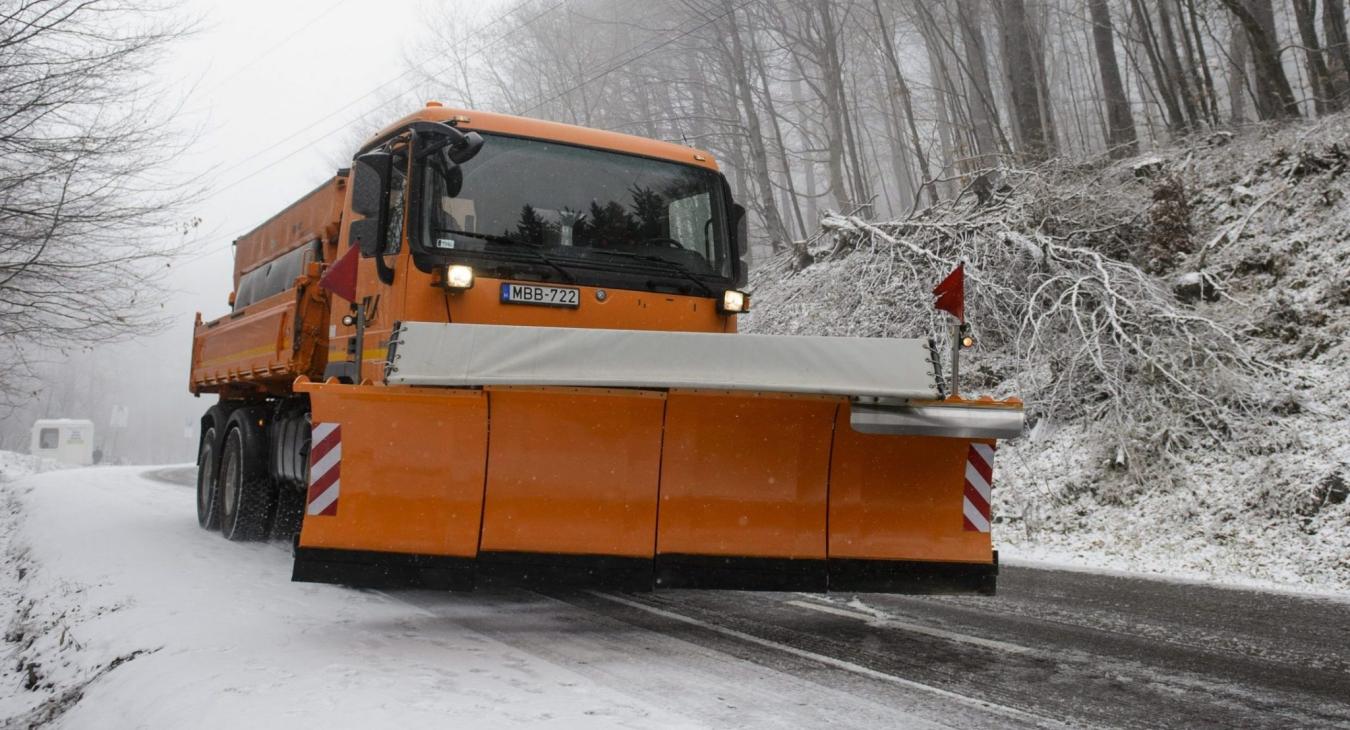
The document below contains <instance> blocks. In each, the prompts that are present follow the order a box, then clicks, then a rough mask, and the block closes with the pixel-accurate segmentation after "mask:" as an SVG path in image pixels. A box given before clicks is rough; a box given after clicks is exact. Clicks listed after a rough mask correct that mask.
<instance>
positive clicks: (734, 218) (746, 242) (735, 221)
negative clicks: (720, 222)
mask: <svg viewBox="0 0 1350 730" xmlns="http://www.w3.org/2000/svg"><path fill="white" fill-rule="evenodd" d="M731 230H732V231H734V235H735V236H736V258H737V259H738V262H737V263H739V264H740V266H739V271H738V272H737V274H736V286H739V287H744V286H745V285H746V283H747V282H749V280H750V256H749V254H750V221H749V216H747V215H746V214H745V206H744V205H741V204H740V203H733V204H732V206H731Z"/></svg>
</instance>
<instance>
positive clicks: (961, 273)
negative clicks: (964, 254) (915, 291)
mask: <svg viewBox="0 0 1350 730" xmlns="http://www.w3.org/2000/svg"><path fill="white" fill-rule="evenodd" d="M933 294H934V295H936V296H937V301H936V302H934V303H933V306H934V307H937V308H938V309H941V310H942V311H944V312H950V313H951V314H952V316H954V317H956V319H957V320H959V321H960V322H961V323H962V324H965V321H966V264H965V262H964V261H963V262H961V263H959V264H957V265H956V268H955V269H953V270H952V273H950V274H947V278H945V279H943V280H942V283H941V284H938V285H937V286H935V287H933Z"/></svg>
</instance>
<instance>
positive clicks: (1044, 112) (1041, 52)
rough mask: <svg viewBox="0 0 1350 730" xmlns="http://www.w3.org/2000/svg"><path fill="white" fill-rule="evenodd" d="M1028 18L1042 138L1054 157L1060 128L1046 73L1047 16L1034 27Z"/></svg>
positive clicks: (1049, 152) (1025, 14)
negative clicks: (1057, 123) (1056, 119)
mask: <svg viewBox="0 0 1350 730" xmlns="http://www.w3.org/2000/svg"><path fill="white" fill-rule="evenodd" d="M1031 2H1032V3H1033V4H1035V5H1039V4H1040V2H1039V0H1031ZM1023 17H1025V18H1027V24H1026V25H1027V37H1028V38H1030V39H1031V58H1032V60H1033V61H1034V62H1035V66H1034V69H1035V71H1036V103H1037V104H1038V105H1039V106H1040V111H1041V125H1042V131H1041V136H1042V137H1043V138H1044V139H1045V152H1046V155H1047V156H1049V157H1053V156H1054V155H1055V154H1056V153H1057V151H1058V149H1059V134H1058V127H1057V125H1056V124H1055V107H1054V104H1052V103H1051V99H1050V75H1049V74H1048V73H1046V68H1045V33H1044V30H1045V22H1044V21H1045V19H1046V18H1045V15H1044V14H1042V16H1041V21H1042V22H1041V23H1040V24H1039V25H1034V24H1032V23H1031V21H1030V16H1029V14H1027V13H1023Z"/></svg>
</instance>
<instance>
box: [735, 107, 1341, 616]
mask: <svg viewBox="0 0 1350 730" xmlns="http://www.w3.org/2000/svg"><path fill="white" fill-rule="evenodd" d="M1347 172H1350V116H1345V115H1342V116H1338V117H1334V118H1330V119H1326V120H1322V121H1319V122H1317V123H1315V124H1305V125H1298V126H1290V127H1284V128H1269V127H1253V128H1250V129H1246V130H1244V131H1242V132H1240V133H1238V134H1235V135H1231V136H1229V135H1220V136H1212V137H1210V138H1208V139H1201V140H1196V141H1195V142H1194V143H1193V144H1191V145H1189V146H1183V147H1177V148H1174V149H1171V150H1165V151H1163V152H1160V153H1157V154H1153V155H1150V156H1148V157H1147V158H1140V159H1136V160H1127V161H1123V162H1119V163H1114V164H1109V165H1104V166H1101V165H1098V166H1085V167H1083V168H1074V169H1069V170H1055V171H1053V174H1051V173H1050V172H1046V173H1045V174H1040V173H1037V174H1033V175H1030V176H1029V178H1030V179H1031V180H1032V181H1033V184H1029V185H1027V186H1026V187H1025V188H1023V190H1036V191H1037V193H1036V196H1038V197H1035V198H1033V199H1030V200H1024V201H1021V202H1020V203H1018V205H1021V206H1024V207H1025V208H1032V209H1034V208H1035V207H1036V206H1040V207H1041V208H1043V209H1045V210H1044V211H1043V214H1041V215H1037V216H1034V217H1033V218H1032V219H1033V220H1035V221H1038V223H1037V224H1036V225H1037V226H1039V227H1025V228H1019V229H1014V230H1006V231H1003V232H1002V233H1001V234H1000V235H989V234H988V232H987V231H988V227H987V226H986V227H985V228H981V227H980V226H981V221H980V219H981V217H982V216H983V217H985V218H987V217H988V215H989V213H988V212H987V209H976V208H975V205H974V201H973V200H971V201H963V202H961V203H958V204H957V205H955V206H951V207H946V208H943V209H940V210H937V211H933V212H930V213H928V214H927V215H926V216H925V217H922V218H920V219H918V220H916V221H911V222H907V223H904V224H901V223H894V224H884V223H883V224H876V225H875V226H874V227H876V228H878V229H880V230H884V231H888V232H889V233H888V234H887V235H888V236H890V238H891V239H893V242H887V241H886V240H884V239H883V238H881V237H879V236H876V235H871V236H870V237H862V238H859V237H857V236H856V235H855V234H853V233H850V230H853V231H856V230H857V229H858V226H856V225H853V226H846V225H842V224H841V222H840V221H841V218H840V217H838V216H832V217H828V218H827V220H826V221H825V222H823V223H822V226H823V227H824V228H825V230H823V231H822V234H821V236H820V237H819V238H817V239H816V240H814V241H813V242H812V245H811V253H812V254H813V255H814V256H815V258H816V262H815V263H814V264H812V265H809V266H807V267H806V268H804V269H802V270H800V271H794V270H793V267H792V265H791V263H790V262H789V261H788V260H787V259H784V260H783V261H781V262H774V263H772V264H771V265H769V266H767V267H764V268H762V269H761V270H760V271H759V272H758V274H757V276H756V280H755V282H754V283H755V290H754V301H755V310H756V311H755V312H754V313H752V315H750V316H748V317H747V318H745V319H744V320H743V329H744V330H746V331H752V332H765V333H793V334H849V335H862V336H879V335H885V336H904V337H914V336H925V335H927V334H931V333H933V332H934V331H935V330H936V328H931V329H929V331H927V332H922V331H918V330H919V329H923V328H925V327H931V326H932V324H935V322H934V321H931V320H928V317H929V316H931V315H929V311H930V310H929V309H928V306H927V304H928V302H927V300H928V292H927V291H926V289H924V288H921V287H917V286H910V287H908V288H909V289H913V290H914V291H912V292H902V291H896V290H894V289H888V288H887V287H886V285H887V283H888V282H890V281H893V280H894V277H895V276H897V275H899V276H903V275H904V274H905V273H906V272H912V271H913V270H914V269H915V268H919V269H922V268H923V266H924V265H925V264H927V265H929V266H930V267H931V265H932V262H931V261H927V262H925V261H922V260H921V259H922V257H924V256H928V257H929V258H932V256H931V252H932V251H934V249H933V248H924V247H921V246H915V245H913V243H914V241H917V240H919V239H918V237H920V236H923V237H926V239H925V240H926V241H928V242H931V240H932V239H933V238H934V237H935V235H939V236H941V237H943V238H944V243H943V244H942V245H944V246H946V248H945V249H938V253H939V254H941V255H943V256H944V257H945V258H952V259H954V258H955V257H957V256H961V255H962V251H963V250H965V251H968V252H969V253H967V254H966V256H967V257H969V256H970V255H971V254H975V255H976V258H977V260H978V257H979V256H986V257H987V256H988V254H989V252H990V251H991V250H993V251H995V252H996V251H997V247H998V246H1008V247H1012V248H1015V249H1016V250H1017V251H1019V252H1022V253H1021V254H1020V255H1023V256H1025V257H1027V258H1028V260H1031V261H1037V260H1040V259H1041V257H1042V256H1043V253H1044V252H1043V251H1042V249H1043V246H1044V243H1045V242H1046V241H1047V240H1057V239H1054V238H1053V236H1052V234H1054V233H1055V232H1054V231H1053V230H1047V229H1046V228H1045V226H1049V227H1050V228H1051V229H1053V227H1054V226H1055V225H1057V224H1059V222H1060V219H1058V218H1057V216H1059V215H1061V214H1065V213H1066V210H1056V209H1055V205H1058V204H1063V205H1066V206H1069V205H1071V206H1073V211H1072V212H1073V213H1074V214H1076V215H1083V214H1085V213H1086V214H1087V216H1088V217H1089V218H1090V217H1092V216H1096V217H1098V218H1100V219H1103V220H1106V221H1107V222H1108V223H1110V222H1111V221H1114V222H1115V224H1117V225H1116V226H1115V227H1114V233H1113V234H1112V236H1110V237H1104V238H1103V240H1100V241H1098V242H1096V243H1094V245H1099V246H1100V248H1099V249H1098V250H1099V251H1100V252H1101V253H1102V254H1103V255H1104V256H1107V257H1112V258H1114V259H1117V260H1126V259H1127V258H1128V260H1132V261H1134V262H1135V263H1136V264H1137V265H1138V266H1140V267H1141V268H1143V269H1144V270H1146V271H1148V272H1149V275H1150V276H1153V277H1155V281H1156V286H1157V289H1158V290H1159V291H1165V292H1170V293H1171V294H1172V295H1173V296H1175V298H1176V306H1177V307H1178V308H1179V310H1180V311H1181V312H1182V313H1189V314H1193V315H1194V316H1196V317H1200V318H1204V319H1205V321H1213V322H1215V323H1219V324H1220V325H1221V327H1223V328H1226V330H1227V331H1228V332H1231V333H1232V334H1233V336H1234V337H1235V338H1237V339H1238V340H1240V342H1241V344H1242V346H1243V347H1244V348H1245V349H1246V350H1247V351H1249V352H1251V353H1252V354H1253V355H1254V356H1255V357H1257V358H1259V359H1260V361H1261V362H1264V363H1267V364H1268V367H1264V368H1263V369H1261V370H1259V371H1255V372H1256V375H1255V376H1254V379H1253V380H1251V381H1250V382H1247V383H1245V384H1243V385H1242V386H1241V387H1240V388H1238V389H1233V388H1231V384H1232V382H1234V381H1232V380H1231V379H1229V378H1227V377H1226V376H1225V375H1224V374H1221V373H1218V372H1216V371H1211V370H1210V369H1209V367H1208V366H1206V365H1204V364H1201V365H1199V366H1196V367H1195V368H1193V371H1192V373H1191V374H1190V375H1191V377H1192V379H1193V380H1192V382H1195V383H1199V384H1200V388H1201V390H1200V392H1201V393H1202V394H1205V395H1210V394H1213V395H1217V397H1218V400H1219V403H1218V405H1219V406H1221V407H1223V408H1226V407H1228V406H1229V405H1230V404H1232V403H1235V402H1236V401H1237V400H1239V399H1245V398H1249V399H1250V403H1248V404H1243V405H1242V407H1241V408H1239V409H1235V412H1240V413H1241V417H1240V418H1233V419H1231V420H1230V421H1229V422H1226V423H1223V422H1219V423H1215V422H1213V421H1212V420H1207V419H1206V418H1205V417H1200V418H1192V419H1185V418H1183V419H1182V421H1181V422H1179V424H1178V425H1180V426H1183V427H1185V428H1190V429H1191V430H1192V431H1193V432H1200V433H1202V432H1204V431H1211V432H1212V433H1213V434H1214V435H1215V438H1196V437H1195V435H1194V433H1191V434H1186V438H1184V439H1177V438H1176V436H1177V434H1176V433H1175V432H1172V431H1171V430H1170V429H1165V428H1157V429H1155V430H1153V431H1151V432H1150V431H1148V430H1147V429H1141V430H1140V432H1139V433H1131V434H1124V435H1122V433H1121V430H1120V429H1119V428H1117V427H1116V425H1115V423H1116V422H1108V421H1106V420H1105V419H1095V420H1094V419H1093V418H1092V417H1090V416H1089V415H1088V414H1089V413H1091V408H1083V409H1080V410H1079V412H1077V413H1073V412H1068V413H1066V412H1062V411H1061V412H1059V413H1049V412H1047V404H1045V403H1042V402H1037V400H1036V399H1034V398H1032V399H1031V400H1029V401H1028V413H1029V416H1030V417H1029V419H1028V420H1029V425H1030V426H1031V429H1030V432H1029V434H1028V436H1027V437H1025V438H1023V439H1021V440H1019V441H1017V442H1014V443H1011V444H1008V445H1006V446H1005V447H1004V448H1002V449H1001V450H1000V452H999V457H998V464H997V467H996V475H995V480H996V489H995V503H996V504H995V510H996V514H998V515H999V521H998V523H997V524H996V527H995V538H996V541H997V542H998V543H999V544H1000V545H1001V546H1003V547H1004V548H1005V549H1007V551H1008V553H1009V554H1012V555H1024V556H1029V557H1053V558H1054V559H1056V560H1060V561H1069V562H1073V563H1076V564H1079V565H1092V566H1102V567H1113V568H1124V569H1129V570H1134V571H1144V572H1159V573H1164V574H1169V575H1184V576H1190V577H1197V576H1207V577H1210V578H1212V579H1215V580H1223V581H1227V582H1247V581H1259V582H1264V583H1278V584H1282V585H1287V586H1292V587H1296V588H1298V587H1302V588H1307V589H1312V590H1341V591H1346V590H1350V500H1347V496H1348V495H1350V488H1348V487H1347V483H1350V276H1347V274H1348V273H1350V225H1347V222H1348V221H1350V196H1347V195H1346V193H1347V192H1350V174H1346V173H1347ZM1019 194H1023V193H1019V192H1017V191H1014V192H1012V193H1011V195H1014V196H1016V195H1019ZM1040 196H1044V197H1040ZM1160 201H1163V202H1162V203H1160ZM1163 203H1166V206H1164V205H1163ZM1093 206H1095V208H1094V207H1093ZM1160 208H1163V210H1162V211H1161V212H1160V211H1159V209H1160ZM1023 220H1025V219H1023ZM827 224H828V225H827ZM1161 224H1167V225H1166V226H1162V225H1161ZM906 231H908V232H909V234H908V235H911V236H914V237H915V238H914V239H913V240H905V233H904V232H906ZM934 231H937V232H938V234H934V233H933V232H934ZM1164 234H1165V235H1164ZM850 235H853V236H854V238H853V239H852V240H850V239H848V238H847V237H848V236H850ZM1173 244H1176V245H1175V246H1174V247H1172V248H1168V246H1172V245H1173ZM893 272H899V273H898V274H896V273H893ZM977 274H978V271H977ZM1005 280H1006V277H1005ZM1005 280H1000V281H1005ZM934 281H936V279H934ZM968 287H970V288H971V289H972V291H970V292H968V296H970V297H972V298H973V300H974V301H973V305H974V306H975V307H976V308H977V310H978V309H980V308H983V310H984V312H985V316H984V317H983V324H984V326H985V327H986V328H988V326H989V322H990V320H991V319H994V318H995V317H994V316H993V315H991V314H989V313H990V312H996V311H997V308H998V305H999V301H998V298H997V296H998V294H997V292H992V293H991V292H990V291H988V290H986V291H983V292H981V291H980V288H979V282H978V280H977V281H976V282H975V283H970V282H968ZM878 291H880V292H882V294H880V295H877V294H873V295H871V296H869V295H868V294H867V292H878ZM916 310H917V311H918V312H921V313H922V314H921V315H918V316H916V314H915V312H916ZM968 311H969V309H968ZM981 325H982V320H981V319H980V318H976V320H975V321H974V326H975V328H976V331H977V333H978V332H980V328H981ZM984 334H985V336H983V337H980V338H979V339H980V342H981V346H980V347H978V348H976V349H975V350H974V351H972V352H970V353H969V354H968V355H967V359H966V360H965V363H964V364H963V371H964V374H965V375H966V379H967V383H968V384H972V385H975V386H976V387H978V388H979V389H981V390H985V391H988V392H991V393H993V394H995V395H1006V394H1009V393H1015V392H1020V393H1022V394H1024V395H1025V394H1026V393H1027V392H1028V390H1029V389H1028V388H1027V387H1026V386H1025V384H1026V383H1027V382H1030V381H1034V380H1036V379H1037V378H1041V379H1044V376H1045V373H1046V372H1047V371H1053V370H1054V368H1055V366H1056V363H1054V362H1050V361H1046V362H1026V361H1016V360H1015V359H1014V358H1013V357H1012V355H1013V352H1012V350H1011V349H1010V348H1009V347H1005V346H1004V345H1005V344H1006V343H1005V342H1004V340H1005V339H1006V338H1004V337H1003V334H1004V333H999V332H995V333H984ZM991 335H992V336H991ZM1139 372H1140V371H1138V370H1136V371H1135V373H1136V374H1138V373H1139ZM1144 374H1147V373H1146V372H1145V373H1144ZM1141 382H1142V383H1143V385H1144V388H1143V389H1142V390H1140V391H1136V392H1137V394H1138V395H1139V400H1138V406H1139V407H1140V408H1141V409H1142V408H1146V407H1147V408H1155V407H1156V406H1157V403H1158V401H1159V398H1158V397H1156V396H1155V397H1150V395H1149V392H1148V387H1149V386H1148V383H1147V379H1146V378H1145V379H1142V380H1141ZM1207 383H1208V384H1207ZM1077 397H1078V398H1079V399H1080V402H1082V403H1090V402H1091V400H1090V399H1092V398H1100V397H1101V393H1100V392H1099V391H1098V392H1090V391H1089V390H1087V389H1084V390H1082V391H1080V392H1079V393H1078V394H1077ZM1123 406H1124V410H1125V411H1126V412H1125V416H1126V417H1127V418H1126V419H1125V420H1129V419H1128V416H1129V413H1128V410H1129V408H1130V407H1131V403H1130V402H1124V403H1123ZM1116 410H1117V412H1119V411H1120V409H1116ZM1213 412H1214V413H1221V412H1222V409H1216V410H1214V411H1213ZM1181 415H1182V416H1183V417H1184V413H1183V414H1181ZM1197 425H1199V426H1200V428H1196V426H1197ZM1149 439H1154V440H1157V441H1169V442H1171V443H1173V444H1176V446H1173V447H1171V448H1168V449H1165V450H1157V449H1155V450H1154V451H1153V452H1151V453H1152V454H1153V455H1152V456H1150V457H1149V460H1148V462H1147V463H1145V464H1143V465H1141V464H1140V463H1139V459H1138V456H1137V454H1126V453H1124V452H1123V451H1122V449H1121V444H1122V442H1124V443H1125V444H1126V445H1130V444H1139V443H1141V442H1147V441H1148V440H1149ZM1141 453H1150V452H1149V451H1148V450H1146V449H1145V450H1142V451H1141ZM1141 466H1142V468H1141ZM1140 474H1146V475H1147V478H1141V477H1140Z"/></svg>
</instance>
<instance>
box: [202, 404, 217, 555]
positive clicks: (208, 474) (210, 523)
mask: <svg viewBox="0 0 1350 730" xmlns="http://www.w3.org/2000/svg"><path fill="white" fill-rule="evenodd" d="M216 433H217V431H216V427H215V425H211V426H207V427H206V430H205V431H203V432H202V445H201V448H200V449H199V450H198V452H197V524H198V525H201V528H202V529H203V530H219V529H220V510H219V509H218V508H217V505H218V503H219V500H218V499H216V472H217V471H218V470H219V468H220V447H219V445H218V442H219V441H220V439H219V438H217V437H216Z"/></svg>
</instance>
